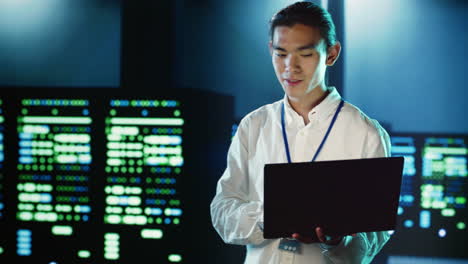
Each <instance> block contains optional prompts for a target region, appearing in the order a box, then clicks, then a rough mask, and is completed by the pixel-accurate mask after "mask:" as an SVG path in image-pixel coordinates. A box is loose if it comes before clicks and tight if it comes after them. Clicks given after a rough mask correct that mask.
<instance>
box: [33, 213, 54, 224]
mask: <svg viewBox="0 0 468 264" xmlns="http://www.w3.org/2000/svg"><path fill="white" fill-rule="evenodd" d="M34 220H35V221H39V222H55V221H57V214H56V213H43V212H37V213H34Z"/></svg>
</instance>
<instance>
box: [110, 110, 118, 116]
mask: <svg viewBox="0 0 468 264" xmlns="http://www.w3.org/2000/svg"><path fill="white" fill-rule="evenodd" d="M109 114H110V115H111V116H115V115H116V114H117V111H116V110H115V109H111V110H110V111H109Z"/></svg>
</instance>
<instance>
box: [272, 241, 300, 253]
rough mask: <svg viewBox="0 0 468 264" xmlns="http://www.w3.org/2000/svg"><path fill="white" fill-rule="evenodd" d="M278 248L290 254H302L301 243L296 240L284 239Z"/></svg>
mask: <svg viewBox="0 0 468 264" xmlns="http://www.w3.org/2000/svg"><path fill="white" fill-rule="evenodd" d="M278 248H279V249H281V250H285V251H289V252H294V253H300V251H301V243H300V242H299V241H297V240H296V239H289V238H282V239H281V240H280V243H279V246H278Z"/></svg>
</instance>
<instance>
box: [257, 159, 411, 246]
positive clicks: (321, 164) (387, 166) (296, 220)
mask: <svg viewBox="0 0 468 264" xmlns="http://www.w3.org/2000/svg"><path fill="white" fill-rule="evenodd" d="M403 163H404V158H403V157H388V158H369V159H352V160H334V161H318V162H301V163H282V164H266V165H265V169H264V234H263V236H264V238H266V239H272V238H282V237H291V235H292V234H293V233H299V234H301V235H304V236H309V237H312V238H314V239H315V241H317V242H318V241H319V240H318V238H317V237H316V235H315V227H318V226H319V227H322V228H323V229H324V231H325V233H326V234H327V235H331V236H345V235H350V234H354V233H358V232H373V231H385V230H393V229H395V227H396V218H397V210H398V201H399V197H400V186H401V180H402V174H403Z"/></svg>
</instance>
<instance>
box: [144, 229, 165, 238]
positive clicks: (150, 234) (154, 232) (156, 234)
mask: <svg viewBox="0 0 468 264" xmlns="http://www.w3.org/2000/svg"><path fill="white" fill-rule="evenodd" d="M141 237H142V238H146V239H161V238H162V237H163V232H162V230H160V229H142V230H141Z"/></svg>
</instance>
